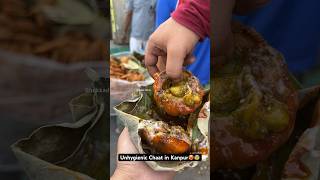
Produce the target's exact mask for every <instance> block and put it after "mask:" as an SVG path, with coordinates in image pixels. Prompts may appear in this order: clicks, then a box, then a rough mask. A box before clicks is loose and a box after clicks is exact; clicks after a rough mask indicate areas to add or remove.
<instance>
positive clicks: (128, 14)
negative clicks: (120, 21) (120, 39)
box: [124, 10, 132, 34]
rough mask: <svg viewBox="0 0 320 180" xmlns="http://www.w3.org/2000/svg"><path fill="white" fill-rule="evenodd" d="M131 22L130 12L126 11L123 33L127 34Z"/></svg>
mask: <svg viewBox="0 0 320 180" xmlns="http://www.w3.org/2000/svg"><path fill="white" fill-rule="evenodd" d="M131 20H132V10H130V11H128V12H127V14H126V19H125V21H124V33H125V34H128V33H129V28H130V24H131Z"/></svg>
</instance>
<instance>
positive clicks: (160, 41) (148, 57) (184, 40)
mask: <svg viewBox="0 0 320 180" xmlns="http://www.w3.org/2000/svg"><path fill="white" fill-rule="evenodd" d="M199 39H200V37H198V35H197V34H195V33H194V32H193V31H191V30H189V29H188V28H186V27H184V26H183V25H181V24H179V23H177V22H176V21H175V20H173V19H172V18H170V19H168V20H167V21H165V22H164V23H163V24H161V25H160V26H159V28H158V29H157V30H156V31H155V32H154V33H153V34H152V35H151V36H150V38H149V41H148V44H147V48H146V54H145V64H146V67H147V69H148V71H149V73H150V74H151V75H152V76H153V75H154V74H155V73H157V72H159V71H163V70H166V74H167V75H168V77H170V78H171V79H179V78H180V77H181V73H182V68H183V66H184V65H187V64H190V63H192V62H193V61H194V60H195V58H194V56H193V55H192V51H193V48H194V46H195V45H196V43H197V42H198V41H199Z"/></svg>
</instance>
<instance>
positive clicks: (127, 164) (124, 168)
mask: <svg viewBox="0 0 320 180" xmlns="http://www.w3.org/2000/svg"><path fill="white" fill-rule="evenodd" d="M137 153H138V151H137V149H136V148H135V146H134V145H133V144H132V142H131V140H130V136H129V132H128V129H127V128H124V129H123V131H122V133H121V134H120V136H119V139H118V152H117V154H137ZM174 175H175V172H172V171H154V170H152V169H151V168H150V167H149V166H148V165H147V164H145V163H144V162H142V161H118V162H117V168H116V170H115V172H114V174H113V175H112V177H111V180H128V179H133V180H135V179H139V180H150V179H152V180H172V179H173V177H174Z"/></svg>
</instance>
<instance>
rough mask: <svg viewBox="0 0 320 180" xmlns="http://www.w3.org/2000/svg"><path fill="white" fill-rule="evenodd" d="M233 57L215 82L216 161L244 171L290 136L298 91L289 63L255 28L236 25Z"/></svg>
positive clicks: (217, 165)
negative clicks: (288, 67)
mask: <svg viewBox="0 0 320 180" xmlns="http://www.w3.org/2000/svg"><path fill="white" fill-rule="evenodd" d="M233 33H234V38H235V48H234V54H232V55H231V56H230V57H228V61H227V62H226V63H225V64H224V66H221V67H220V68H217V69H215V71H214V77H213V82H212V88H211V89H212V91H213V93H212V95H213V96H212V110H213V115H212V121H211V122H212V125H211V128H210V130H211V137H212V138H211V140H212V141H211V144H212V146H213V147H214V148H213V150H214V152H213V155H212V156H211V158H212V159H211V162H214V163H213V166H214V167H215V168H243V167H247V166H250V165H253V164H255V163H257V162H259V161H262V160H265V159H266V158H268V157H269V156H270V155H271V153H273V152H274V151H275V150H276V149H278V148H279V147H280V146H281V145H282V144H283V143H284V142H286V141H287V139H288V138H289V136H290V134H291V132H292V130H293V127H294V122H295V114H296V111H297V107H298V103H297V92H296V90H295V88H294V86H293V83H292V82H291V81H290V80H289V76H290V75H289V73H288V70H287V67H286V65H285V62H284V59H283V57H282V56H281V54H280V53H279V52H277V51H276V50H275V49H273V48H271V47H270V46H269V45H268V44H267V43H266V42H265V41H264V40H263V39H262V37H261V36H260V35H259V34H257V33H256V32H255V31H254V30H252V29H249V28H247V27H244V26H243V25H241V24H233Z"/></svg>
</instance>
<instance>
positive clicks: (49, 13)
mask: <svg viewBox="0 0 320 180" xmlns="http://www.w3.org/2000/svg"><path fill="white" fill-rule="evenodd" d="M108 9H109V3H106V1H104V0H103V1H102V0H96V1H95V0H0V76H1V78H0V118H1V119H0V121H1V126H0V179H10V180H20V179H27V177H26V176H25V174H24V172H23V171H22V169H21V167H20V166H19V165H18V164H17V160H16V158H15V157H14V155H13V153H12V151H11V149H10V145H12V144H13V143H14V142H15V141H17V140H18V139H21V138H24V137H27V136H28V135H29V134H30V133H31V132H32V131H33V130H35V129H36V128H38V127H40V126H43V125H47V124H56V123H59V122H70V121H72V116H71V112H70V109H69V105H68V102H69V101H70V100H71V99H72V98H74V97H76V96H78V95H79V94H81V93H83V92H84V91H85V88H88V87H90V85H91V80H90V79H89V78H88V77H87V75H86V74H85V72H84V70H85V69H86V68H88V67H91V68H92V69H94V70H95V71H97V72H100V73H101V74H106V72H107V64H106V57H107V54H108V50H109V45H108V43H107V42H108V41H107V39H109V32H110V30H109V27H110V25H109V19H110V18H109V17H110V16H109V13H108V12H109V11H108Z"/></svg>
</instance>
